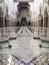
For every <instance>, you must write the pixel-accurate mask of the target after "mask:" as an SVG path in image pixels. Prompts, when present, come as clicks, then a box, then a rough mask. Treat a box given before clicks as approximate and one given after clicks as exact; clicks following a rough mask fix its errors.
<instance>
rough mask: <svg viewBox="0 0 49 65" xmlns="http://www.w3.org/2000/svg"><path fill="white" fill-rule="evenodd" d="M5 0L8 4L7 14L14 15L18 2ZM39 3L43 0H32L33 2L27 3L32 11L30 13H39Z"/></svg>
mask: <svg viewBox="0 0 49 65" xmlns="http://www.w3.org/2000/svg"><path fill="white" fill-rule="evenodd" d="M5 1H6V2H7V4H8V9H9V15H11V16H12V17H15V15H16V12H17V5H18V3H14V1H13V0H5ZM41 3H43V0H34V2H31V3H29V4H30V12H32V15H34V16H36V15H35V14H39V6H40V4H41Z"/></svg>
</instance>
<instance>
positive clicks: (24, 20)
mask: <svg viewBox="0 0 49 65" xmlns="http://www.w3.org/2000/svg"><path fill="white" fill-rule="evenodd" d="M21 26H27V19H26V17H22V18H21Z"/></svg>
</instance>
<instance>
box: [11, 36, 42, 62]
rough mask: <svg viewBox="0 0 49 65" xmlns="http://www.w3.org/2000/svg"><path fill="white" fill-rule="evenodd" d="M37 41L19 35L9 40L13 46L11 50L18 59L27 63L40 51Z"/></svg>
mask: <svg viewBox="0 0 49 65" xmlns="http://www.w3.org/2000/svg"><path fill="white" fill-rule="evenodd" d="M39 43H40V42H38V41H37V40H34V39H33V38H31V37H19V38H17V39H16V40H14V41H11V42H10V44H11V45H12V46H13V47H12V49H11V52H12V54H13V55H14V56H16V57H18V58H19V59H20V60H22V61H24V62H25V63H28V62H30V61H31V60H32V59H33V58H34V57H36V56H38V55H39V54H40V53H41V49H40V48H39V47H38V45H39Z"/></svg>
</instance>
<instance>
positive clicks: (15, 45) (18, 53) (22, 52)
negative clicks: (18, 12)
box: [0, 27, 45, 65]
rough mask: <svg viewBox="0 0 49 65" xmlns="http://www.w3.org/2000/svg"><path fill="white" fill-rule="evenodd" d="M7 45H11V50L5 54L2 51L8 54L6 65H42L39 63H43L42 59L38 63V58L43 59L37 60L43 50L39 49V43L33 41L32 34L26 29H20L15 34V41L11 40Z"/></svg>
mask: <svg viewBox="0 0 49 65" xmlns="http://www.w3.org/2000/svg"><path fill="white" fill-rule="evenodd" d="M17 35H18V36H17ZM9 44H10V45H12V48H11V49H8V51H7V52H6V50H5V52H4V51H3V52H4V53H7V54H8V60H7V61H8V62H7V64H8V65H35V64H36V63H37V64H36V65H42V64H41V63H42V62H44V61H45V57H44V58H43V59H42V60H41V62H39V63H38V61H39V60H40V58H41V57H43V56H41V57H40V58H39V56H40V55H41V54H43V50H42V49H41V48H40V47H39V45H40V44H41V41H38V40H35V39H33V34H32V32H31V31H30V30H29V29H28V28H27V27H21V29H20V30H19V31H18V32H17V34H16V39H15V40H11V41H10V42H9ZM13 57H15V58H13ZM14 60H15V61H14ZM34 60H35V61H37V62H35V61H34ZM0 65H4V64H0ZM43 65H45V64H43Z"/></svg>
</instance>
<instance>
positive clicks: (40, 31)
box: [28, 27, 49, 38]
mask: <svg viewBox="0 0 49 65" xmlns="http://www.w3.org/2000/svg"><path fill="white" fill-rule="evenodd" d="M28 29H30V31H31V32H32V33H33V34H37V35H38V36H39V37H40V38H41V37H42V38H43V37H47V38H49V28H48V27H47V28H46V27H28Z"/></svg>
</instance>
